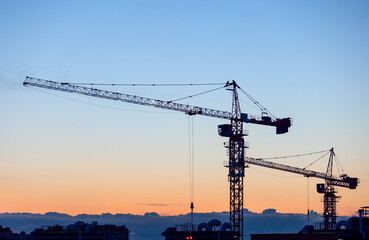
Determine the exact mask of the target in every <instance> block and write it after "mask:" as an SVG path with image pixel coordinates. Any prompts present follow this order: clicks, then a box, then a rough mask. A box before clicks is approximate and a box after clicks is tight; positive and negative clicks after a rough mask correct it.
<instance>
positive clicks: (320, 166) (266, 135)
mask: <svg viewBox="0 0 369 240" xmlns="http://www.w3.org/2000/svg"><path fill="white" fill-rule="evenodd" d="M368 12H369V2H368V1H341V0H338V1H337V0H335V1H333V0H332V1H330V0H329V1H328V0H327V1H231V2H225V1H164V0H163V1H46V0H45V1H14V0H0V30H1V37H0V189H1V197H0V212H32V213H45V212H48V211H57V212H63V213H68V214H79V213H90V214H93V213H104V212H111V213H134V214H143V213H145V212H151V211H155V212H158V213H159V214H161V215H172V214H181V213H187V212H188V211H189V202H190V200H189V199H190V196H189V181H190V180H189V167H188V165H189V158H188V152H189V149H188V116H186V115H184V114H183V113H175V112H170V111H165V110H157V109H153V108H148V107H142V106H136V105H130V104H125V103H120V102H114V101H108V100H103V99H93V98H89V97H84V96H76V95H73V94H68V93H60V92H55V91H54V92H53V91H48V90H40V89H36V88H26V87H23V86H22V82H23V80H24V78H25V76H27V75H28V76H33V77H37V78H44V79H50V80H54V81H60V82H94V83H206V82H207V83H209V82H210V83H213V82H224V83H225V82H226V81H230V80H236V81H237V82H238V84H239V85H240V86H241V87H242V88H243V89H244V90H246V91H247V92H248V93H249V94H250V95H252V96H253V97H254V98H256V99H257V100H258V101H259V102H260V103H262V104H263V105H264V106H265V107H266V108H267V109H269V110H270V111H271V112H272V113H273V114H274V115H276V116H277V117H292V118H293V123H294V124H293V126H292V128H291V129H290V132H289V133H288V134H284V135H275V129H273V128H271V127H264V126H252V125H245V128H246V129H249V131H250V136H249V137H247V138H246V141H248V142H250V146H251V147H250V149H248V150H247V156H253V157H274V156H283V155H292V154H300V153H307V152H314V151H320V150H325V149H330V148H331V147H334V148H335V152H336V154H337V156H338V158H339V160H340V162H341V164H342V165H343V166H344V169H345V170H346V172H347V173H349V174H350V175H351V176H354V177H359V178H360V179H361V183H360V184H359V186H358V189H357V190H348V189H338V191H339V194H338V195H341V196H342V199H341V200H340V202H339V203H338V214H341V215H344V214H345V215H351V214H354V213H355V211H356V210H357V209H358V208H359V207H361V206H364V205H368V204H369V163H368V156H369V148H368V143H369V128H368V118H369V94H368V90H369V28H368V26H369V14H368ZM208 89H209V87H207V88H205V87H186V88H169V87H167V88H137V87H136V88H134V87H125V88H123V87H119V88H115V89H114V91H119V92H123V93H129V94H137V95H142V96H147V97H153V98H159V99H163V100H171V99H176V98H179V97H183V96H187V95H191V94H194V93H197V92H201V91H205V90H208ZM240 98H241V108H242V111H243V112H247V113H253V114H260V111H258V109H257V108H256V107H255V106H254V105H253V104H252V103H251V102H250V101H248V100H247V98H245V96H242V95H241V94H240ZM182 102H183V103H189V104H194V105H198V106H203V107H210V108H214V109H219V110H228V111H229V110H230V107H231V95H230V94H229V93H228V92H227V91H224V90H219V91H216V92H214V93H211V94H208V95H204V96H201V97H197V98H193V99H190V100H184V101H182ZM223 123H227V121H223V120H220V119H213V118H208V117H203V116H195V117H194V138H195V141H194V146H195V151H194V153H195V211H197V212H211V211H228V210H229V190H228V188H229V184H228V182H227V169H226V168H224V167H223V162H224V161H226V160H227V156H226V150H225V149H224V148H223V142H224V141H225V140H226V139H224V138H221V137H219V136H218V135H217V125H218V124H223ZM319 156H320V155H318V156H313V157H306V158H298V159H288V160H281V161H279V162H281V163H285V164H289V165H293V166H298V167H305V166H307V165H308V164H309V163H310V162H312V161H314V160H316V159H317V158H318V157H319ZM327 161H328V158H325V159H323V160H320V161H319V162H318V163H317V164H315V165H313V168H312V169H314V170H318V171H322V172H324V171H325V169H326V164H327ZM321 182H322V181H321V180H318V179H309V181H307V179H305V178H303V177H302V176H298V175H293V174H289V173H283V172H280V171H275V170H269V169H264V168H260V167H251V168H249V169H247V170H246V178H245V208H248V209H250V210H251V211H255V212H261V211H262V210H264V209H266V208H276V209H277V210H278V211H279V212H292V213H293V212H298V213H302V212H306V209H307V191H308V190H307V189H308V188H307V186H309V191H310V194H309V196H310V198H309V199H310V209H313V210H315V211H317V212H322V211H323V210H322V203H321V202H320V201H321V198H322V196H321V195H319V194H318V193H316V191H315V184H316V183H321Z"/></svg>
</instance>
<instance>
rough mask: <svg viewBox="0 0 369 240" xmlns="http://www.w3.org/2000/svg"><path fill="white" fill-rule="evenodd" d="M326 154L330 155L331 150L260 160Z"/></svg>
mask: <svg viewBox="0 0 369 240" xmlns="http://www.w3.org/2000/svg"><path fill="white" fill-rule="evenodd" d="M324 152H327V153H328V152H329V150H324V151H319V152H311V153H304V154H296V155H289V156H282V157H269V158H260V159H263V160H270V159H281V158H293V157H303V156H308V155H314V154H318V153H324Z"/></svg>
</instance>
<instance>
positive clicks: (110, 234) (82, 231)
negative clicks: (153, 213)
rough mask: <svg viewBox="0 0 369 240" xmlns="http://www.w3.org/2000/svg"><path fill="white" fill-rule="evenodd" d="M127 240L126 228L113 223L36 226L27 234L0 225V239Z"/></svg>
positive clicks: (79, 222)
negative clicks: (14, 231)
mask: <svg viewBox="0 0 369 240" xmlns="http://www.w3.org/2000/svg"><path fill="white" fill-rule="evenodd" d="M52 239H54V240H70V239H75V240H78V239H81V240H83V239H89V240H128V229H127V228H126V227H125V226H124V225H122V226H115V225H108V224H105V225H98V224H97V222H93V223H92V224H88V223H84V222H81V221H78V222H76V223H74V224H71V225H68V226H67V227H63V226H60V225H54V226H48V227H42V228H37V229H35V230H34V231H33V232H31V233H30V234H29V235H26V234H14V233H13V232H12V231H11V230H10V228H2V227H0V240H52Z"/></svg>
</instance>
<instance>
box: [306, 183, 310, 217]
mask: <svg viewBox="0 0 369 240" xmlns="http://www.w3.org/2000/svg"><path fill="white" fill-rule="evenodd" d="M306 181H307V216H308V224H309V223H310V188H309V178H307V180H306Z"/></svg>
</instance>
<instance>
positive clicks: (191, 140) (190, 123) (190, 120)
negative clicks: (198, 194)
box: [188, 115, 195, 230]
mask: <svg viewBox="0 0 369 240" xmlns="http://www.w3.org/2000/svg"><path fill="white" fill-rule="evenodd" d="M193 135H194V134H193V116H191V115H189V116H188V147H189V154H188V156H189V172H190V209H191V228H192V230H193V209H194V198H195V190H194V188H195V184H194V182H195V177H194V176H195V167H194V136H193Z"/></svg>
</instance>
